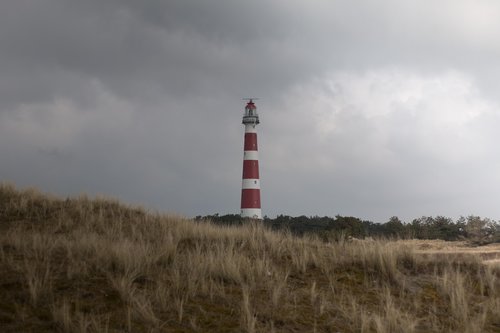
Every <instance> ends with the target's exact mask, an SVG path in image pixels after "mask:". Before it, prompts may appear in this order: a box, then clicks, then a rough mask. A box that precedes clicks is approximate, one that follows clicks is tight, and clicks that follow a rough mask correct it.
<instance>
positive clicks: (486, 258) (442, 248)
mask: <svg viewBox="0 0 500 333" xmlns="http://www.w3.org/2000/svg"><path fill="white" fill-rule="evenodd" d="M406 242H409V243H410V244H411V245H412V246H414V247H415V251H416V252H417V253H421V254H424V255H436V256H439V255H441V254H447V255H449V254H457V255H476V256H479V257H480V258H481V259H482V260H483V262H484V263H485V264H487V265H500V244H499V243H496V244H488V245H483V246H473V245H471V244H470V243H468V242H466V241H455V242H447V241H443V240H408V241H406Z"/></svg>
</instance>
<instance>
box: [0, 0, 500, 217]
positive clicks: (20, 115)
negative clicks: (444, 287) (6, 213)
mask: <svg viewBox="0 0 500 333" xmlns="http://www.w3.org/2000/svg"><path fill="white" fill-rule="evenodd" d="M499 13H500V6H498V5H496V4H493V3H491V2H487V1H474V2H472V1H465V0H464V1H443V2H440V4H430V3H426V2H418V3H415V2H412V1H399V0H398V1H396V0H385V1H382V2H378V3H376V4H375V3H373V2H371V1H361V2H357V3H353V2H352V1H335V2H332V1H313V2H303V1H291V2H290V1H281V0H280V1H272V2H268V1H252V2H235V1H229V0H217V1H210V2H206V1H196V0H183V1H181V0H174V1H153V0H152V1H116V0H107V1H63V0H37V1H35V0H22V1H5V2H2V3H1V4H0V45H1V48H0V70H1V71H2V76H0V154H1V156H2V163H1V164H0V180H10V181H15V182H16V183H18V184H20V185H22V186H27V185H35V186H40V187H41V188H42V189H44V190H47V191H55V192H57V193H61V194H75V193H80V192H82V191H87V192H89V193H91V194H95V193H104V194H109V195H114V196H118V197H120V198H123V199H124V200H127V201H130V202H134V203H143V204H145V205H147V206H148V207H152V208H156V209H160V210H164V211H176V212H179V213H183V214H187V215H196V214H208V213H215V212H219V213H225V212H237V211H238V204H239V187H240V179H239V178H240V177H241V157H242V152H241V149H242V126H241V124H240V121H241V119H240V117H241V112H242V107H243V101H242V100H241V98H242V97H248V96H258V97H261V100H259V102H258V107H259V111H260V113H261V117H262V124H261V125H260V126H259V130H260V132H259V140H260V148H261V158H262V160H261V164H262V170H261V174H262V195H263V206H264V207H263V208H264V213H265V214H269V215H273V214H277V213H288V214H311V215H314V214H320V215H321V214H329V215H334V214H336V213H342V214H353V215H358V216H360V217H364V218H370V219H376V220H383V219H384V218H388V217H389V216H391V215H394V214H397V215H401V216H402V217H404V218H411V217H416V216H418V215H422V214H434V213H436V214H437V213H442V214H449V215H457V214H467V213H469V212H471V213H478V214H481V213H482V212H485V214H489V216H490V217H492V218H495V217H496V216H495V215H498V214H499V213H500V212H497V211H495V209H494V208H491V207H493V206H494V203H493V202H492V199H490V198H494V197H496V195H497V194H499V193H497V191H496V189H495V187H494V186H493V185H492V180H491V179H493V178H492V177H493V176H494V174H495V170H496V169H495V167H496V166H498V164H499V159H498V158H496V151H495V144H494V142H497V141H498V139H497V134H496V130H495V126H494V124H495V123H496V122H497V120H498V115H497V107H498V96H497V93H496V91H497V90H498V87H499V81H498V79H497V77H498V72H499V69H500V66H498V63H497V60H496V59H497V58H498V53H499V51H500V44H499V42H498V39H497V38H496V36H495V34H494V33H492V31H497V29H496V28H497V25H498V23H497V22H500V20H498V18H499V16H500V14H499ZM370 73H372V74H370ZM373 73H375V74H373ZM449 73H458V74H457V75H456V76H453V75H452V74H449ZM370 75H374V76H372V77H371V78H372V79H370ZM367 78H368V79H367ZM411 80H414V81H415V82H417V83H415V84H408V83H407V81H411ZM432 80H434V81H432ZM422 82H423V83H422ZM432 82H434V83H432ZM436 82H437V83H436ZM457 82H458V86H457V88H458V89H465V90H464V91H461V92H460V91H459V92H456V91H454V90H453V89H454V86H453V85H454V84H456V83H457ZM419 84H420V85H419ZM439 84H442V85H443V86H444V89H442V90H440V89H441V88H439ZM467 84H468V85H469V86H466V85H467ZM422 87H423V88H422ZM452 88H453V89H452ZM469 88H470V90H467V89H469ZM422 89H424V90H422ZM436 91H437V92H438V93H436ZM450 96H451V97H450ZM453 100H455V101H456V102H455V103H454V102H453ZM412 101H413V102H412ZM483 107H485V108H486V109H487V112H484V113H481V114H480V115H477V116H474V117H471V118H469V117H468V116H467V115H466V111H465V110H467V109H477V110H480V109H481V108H483ZM455 109H458V110H459V112H462V114H458V113H457V114H456V117H457V119H459V118H460V117H462V118H463V119H464V121H463V122H462V123H460V124H457V123H456V122H454V121H452V120H450V119H453V118H454V117H455V115H454V114H453V112H452V111H453V110H455ZM389 111H390V112H389ZM462 118H460V119H462ZM440 127H442V130H440ZM457 146H459V147H458V148H457ZM459 148H460V149H459ZM4 161H5V162H4Z"/></svg>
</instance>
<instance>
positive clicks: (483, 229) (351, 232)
mask: <svg viewBox="0 0 500 333" xmlns="http://www.w3.org/2000/svg"><path fill="white" fill-rule="evenodd" d="M195 221H197V222H203V221H211V222H212V223H214V224H218V225H240V224H243V223H245V219H243V218H241V216H240V215H238V214H227V215H219V214H214V215H207V216H197V217H196V218H195ZM262 223H263V224H264V226H266V227H268V228H270V229H273V230H288V231H290V232H291V233H292V234H293V235H297V236H302V235H305V234H314V235H317V236H319V237H320V238H321V239H323V240H325V241H327V240H339V239H345V238H349V237H354V238H365V237H374V238H380V237H382V238H404V239H407V238H417V239H442V240H447V241H453V240H460V239H469V240H470V241H472V242H473V243H478V244H486V243H491V242H500V225H499V224H498V222H496V221H493V220H491V219H488V218H481V217H479V216H473V215H471V216H468V217H460V218H459V219H457V220H456V221H453V219H451V218H449V217H445V216H436V217H432V216H422V217H419V218H417V219H414V220H413V221H411V223H404V222H403V221H401V220H400V219H399V218H398V217H397V216H393V217H391V218H390V219H389V221H387V222H385V223H375V222H372V221H363V220H361V219H359V218H357V217H353V216H341V215H337V216H335V217H334V218H332V217H328V216H323V217H320V216H309V217H308V216H305V215H301V216H296V217H293V216H289V215H283V214H280V215H278V216H276V218H269V217H267V216H265V217H264V219H263V220H262Z"/></svg>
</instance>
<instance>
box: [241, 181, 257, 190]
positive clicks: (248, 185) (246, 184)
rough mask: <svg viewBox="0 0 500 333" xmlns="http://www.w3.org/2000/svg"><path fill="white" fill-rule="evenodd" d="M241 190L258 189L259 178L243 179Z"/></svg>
mask: <svg viewBox="0 0 500 333" xmlns="http://www.w3.org/2000/svg"><path fill="white" fill-rule="evenodd" d="M241 188H242V189H243V190H245V189H256V190H260V180H259V179H243V184H242V185H241Z"/></svg>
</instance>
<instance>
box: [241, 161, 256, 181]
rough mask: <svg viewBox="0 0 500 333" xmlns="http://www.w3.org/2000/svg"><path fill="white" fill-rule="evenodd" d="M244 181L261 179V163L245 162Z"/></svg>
mask: <svg viewBox="0 0 500 333" xmlns="http://www.w3.org/2000/svg"><path fill="white" fill-rule="evenodd" d="M243 179H259V161H258V160H244V161H243Z"/></svg>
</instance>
